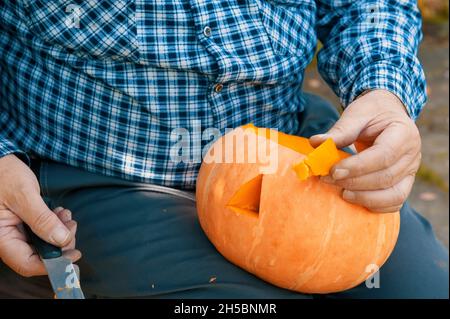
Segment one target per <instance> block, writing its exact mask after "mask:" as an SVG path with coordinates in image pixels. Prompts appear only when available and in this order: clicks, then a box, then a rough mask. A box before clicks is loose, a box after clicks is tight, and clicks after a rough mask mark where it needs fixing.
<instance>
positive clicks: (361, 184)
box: [321, 154, 420, 191]
mask: <svg viewBox="0 0 450 319" xmlns="http://www.w3.org/2000/svg"><path fill="white" fill-rule="evenodd" d="M419 165H420V156H419V154H418V155H417V156H415V157H413V158H411V157H410V156H404V157H402V158H401V159H400V160H399V161H397V162H396V163H394V165H392V166H391V167H388V168H386V169H384V170H381V171H377V172H373V173H369V174H367V175H363V176H357V177H349V178H345V179H341V180H334V179H333V178H332V177H330V176H324V177H323V178H321V180H322V181H323V182H325V183H327V184H334V185H338V186H340V187H342V188H344V189H347V190H352V191H369V190H377V189H387V188H390V187H392V186H394V185H395V184H397V183H399V182H400V181H401V180H402V179H403V178H405V176H406V175H415V174H416V173H417V170H418V169H419Z"/></svg>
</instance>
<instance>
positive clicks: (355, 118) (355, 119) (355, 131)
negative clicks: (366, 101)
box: [310, 107, 368, 148]
mask: <svg viewBox="0 0 450 319" xmlns="http://www.w3.org/2000/svg"><path fill="white" fill-rule="evenodd" d="M355 110H356V109H355V108H351V107H349V108H347V109H346V110H345V111H344V113H342V116H341V118H340V119H339V120H338V121H337V122H336V123H335V124H334V126H333V127H332V128H331V129H330V130H329V131H328V132H327V133H325V134H318V135H314V136H311V138H310V142H311V145H312V146H314V147H316V146H318V145H320V144H321V143H323V142H325V140H326V139H328V138H331V139H332V140H333V141H334V143H335V144H336V146H337V147H338V148H343V147H346V146H349V145H351V144H353V143H354V142H355V141H356V139H357V138H358V136H359V134H360V133H361V131H362V130H363V129H364V128H365V126H366V125H367V122H368V119H365V118H363V117H361V116H359V115H358V114H356V111H355Z"/></svg>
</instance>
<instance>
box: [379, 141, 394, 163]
mask: <svg viewBox="0 0 450 319" xmlns="http://www.w3.org/2000/svg"><path fill="white" fill-rule="evenodd" d="M394 157H395V150H394V149H393V147H392V146H391V145H385V146H384V150H383V156H382V158H381V163H382V165H383V167H389V166H390V165H391V163H392V159H393V158H394Z"/></svg>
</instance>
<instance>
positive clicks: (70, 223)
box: [62, 220, 77, 251]
mask: <svg viewBox="0 0 450 319" xmlns="http://www.w3.org/2000/svg"><path fill="white" fill-rule="evenodd" d="M65 225H66V227H67V228H68V229H69V230H70V233H71V235H72V238H73V239H72V241H71V242H70V243H69V244H67V245H66V246H64V247H63V248H62V250H63V251H66V250H72V249H75V244H76V238H75V234H76V232H77V223H76V221H74V220H70V221H68V222H66V223H65Z"/></svg>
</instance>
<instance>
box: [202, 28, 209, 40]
mask: <svg viewBox="0 0 450 319" xmlns="http://www.w3.org/2000/svg"><path fill="white" fill-rule="evenodd" d="M203 35H204V36H205V37H207V38H209V37H210V36H211V28H210V27H208V26H206V27H205V28H204V29H203Z"/></svg>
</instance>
